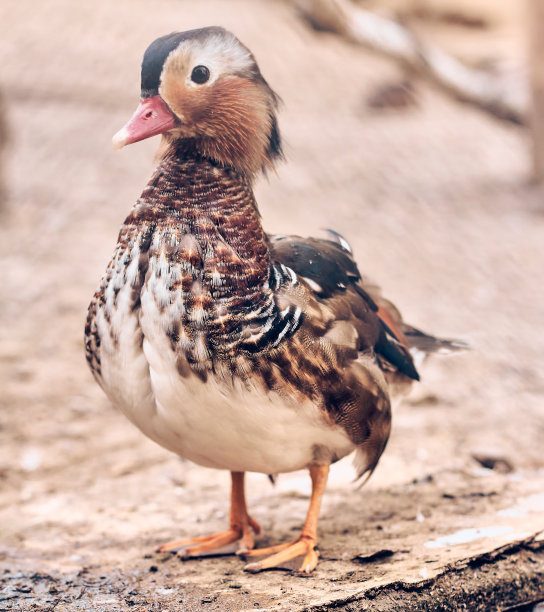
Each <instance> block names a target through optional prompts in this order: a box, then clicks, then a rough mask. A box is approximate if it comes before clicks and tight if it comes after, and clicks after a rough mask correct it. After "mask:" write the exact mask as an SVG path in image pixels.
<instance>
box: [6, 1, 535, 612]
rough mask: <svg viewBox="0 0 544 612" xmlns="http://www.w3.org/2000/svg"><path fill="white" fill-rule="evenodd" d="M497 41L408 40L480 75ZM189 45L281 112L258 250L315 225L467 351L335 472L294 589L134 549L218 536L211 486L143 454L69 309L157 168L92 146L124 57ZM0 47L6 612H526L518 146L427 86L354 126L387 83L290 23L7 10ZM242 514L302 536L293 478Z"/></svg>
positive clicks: (516, 57) (409, 314)
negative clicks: (261, 82) (309, 572)
mask: <svg viewBox="0 0 544 612" xmlns="http://www.w3.org/2000/svg"><path fill="white" fill-rule="evenodd" d="M485 4H486V5H487V6H488V7H489V5H490V3H488V2H486V3H485ZM496 4H497V5H498V4H500V5H501V7H502V9H504V10H506V9H508V7H511V6H513V3H508V2H503V3H496ZM518 4H519V3H518ZM505 7H506V8H505ZM507 13H508V11H507ZM501 19H502V20H501ZM501 19H499V20H498V21H497V22H496V23H494V27H492V28H490V29H487V30H475V29H471V30H466V29H462V28H460V27H459V26H451V25H450V26H447V27H446V26H445V25H444V24H437V23H436V22H433V23H432V24H430V25H427V26H425V24H423V28H425V27H427V29H428V34H429V36H433V37H434V38H435V41H439V40H443V41H444V44H445V45H446V46H448V48H451V49H452V50H454V51H455V52H458V53H459V54H460V55H462V56H464V57H465V58H467V59H470V60H471V61H473V62H475V63H476V62H480V61H486V60H489V59H492V60H499V62H503V63H504V64H508V65H513V66H521V65H522V62H523V52H524V48H523V42H524V40H523V36H522V32H523V30H522V24H521V22H520V21H519V20H518V19H517V17H516V18H514V17H513V16H512V17H511V18H510V17H509V18H507V19H504V16H503V15H501ZM210 24H217V25H223V26H225V27H227V28H229V29H231V30H233V31H234V32H235V33H236V34H237V35H238V36H239V37H240V38H241V39H242V40H243V41H244V42H245V43H246V44H247V45H248V46H249V47H250V48H251V49H252V51H253V52H254V54H255V55H256V57H257V59H258V61H259V63H260V66H261V69H262V71H263V73H264V74H265V76H266V78H267V79H268V81H269V82H270V83H271V85H272V86H273V87H274V88H275V89H276V90H277V92H278V93H279V94H280V95H281V97H282V99H283V108H282V111H281V115H280V125H281V128H282V133H283V135H284V139H285V142H286V153H287V158H288V161H287V163H286V164H284V165H282V166H281V167H280V168H279V171H278V176H277V177H276V176H272V177H271V178H270V179H269V180H268V181H265V180H261V181H260V182H259V184H258V187H257V198H258V201H259V203H260V207H261V211H262V214H263V218H264V223H265V225H266V227H267V229H268V230H269V231H272V232H281V233H299V234H303V235H307V234H319V232H320V231H321V229H322V228H328V227H333V228H335V229H336V230H338V231H339V232H341V233H342V234H344V235H345V236H346V237H347V238H348V239H349V241H350V242H351V244H352V245H353V248H354V250H355V253H356V254H357V259H358V261H359V264H360V267H361V269H362V270H363V272H364V273H366V274H367V275H369V276H371V277H373V278H374V279H376V280H377V281H378V282H379V283H380V284H381V285H382V287H383V288H384V290H385V292H386V294H387V295H388V296H389V297H390V298H391V299H392V300H394V301H395V303H396V304H397V305H398V306H399V307H400V308H401V309H402V312H403V314H404V316H405V318H406V319H407V320H409V321H410V322H411V323H412V324H414V325H416V326H418V327H421V328H423V329H425V330H427V331H430V332H434V333H437V334H440V335H443V336H445V337H456V338H461V339H464V340H466V341H468V342H470V343H471V345H472V346H473V350H472V351H470V352H466V353H462V354H458V355H456V356H453V357H436V358H434V359H433V360H431V361H429V362H428V363H426V364H425V365H424V367H423V369H422V375H423V380H422V382H421V383H420V384H418V385H417V388H415V389H414V391H413V393H412V395H411V396H410V397H409V399H408V400H407V402H405V404H404V405H403V406H401V407H400V408H399V409H398V410H397V411H396V412H395V414H394V424H393V433H392V437H391V440H390V443H389V446H388V448H387V450H386V452H385V454H384V456H383V458H382V460H381V462H380V464H379V466H378V468H377V470H376V472H375V474H374V475H373V477H372V479H371V480H370V482H369V483H368V484H367V485H365V487H364V488H362V489H360V488H358V487H357V486H356V485H354V484H353V483H352V482H351V480H352V478H353V472H352V470H351V465H350V462H349V460H347V461H346V460H344V461H342V462H340V463H339V464H337V465H336V466H334V469H333V473H332V477H331V481H330V485H329V488H328V492H327V495H326V497H325V500H324V505H323V511H322V521H321V523H320V538H321V539H320V551H321V555H322V561H321V562H320V565H319V566H318V569H317V571H316V572H315V574H314V575H313V576H311V577H309V578H305V579H303V578H299V577H296V576H293V575H292V574H291V573H289V572H285V571H273V572H267V573H264V574H260V575H248V574H244V573H243V571H242V567H243V561H242V560H240V559H238V558H236V557H234V556H226V557H215V558H209V559H201V560H193V561H189V562H181V561H180V560H179V559H177V558H176V557H175V556H171V555H165V554H158V553H155V552H154V549H155V547H156V545H157V544H159V543H162V542H164V541H167V540H170V539H174V538H177V537H183V536H189V535H199V534H203V533H207V532H211V531H212V530H219V529H221V528H222V527H223V526H224V525H225V522H226V518H227V512H228V488H229V482H228V480H229V479H228V474H227V473H221V472H218V471H212V470H206V469H204V468H200V467H198V466H195V465H192V464H190V463H188V462H185V461H183V460H181V459H179V458H176V457H175V456H173V455H171V454H169V453H168V452H166V451H165V450H163V449H161V448H159V447H157V446H155V445H154V444H153V443H152V442H151V441H149V440H147V439H146V438H145V437H144V436H143V435H141V434H140V433H139V432H138V431H137V430H135V429H134V428H133V426H132V425H130V423H128V421H126V420H125V419H124V417H122V416H121V415H120V414H118V413H117V412H115V411H114V410H113V409H112V408H111V406H110V405H109V403H108V401H107V400H106V398H105V397H104V395H103V394H102V392H101V390H100V389H99V388H98V386H97V385H96V384H95V382H94V381H93V379H92V377H91V375H90V373H89V371H88V370H87V367H86V364H85V361H84V357H83V343H82V330H83V324H84V318H85V312H86V308H87V304H88V301H89V299H90V297H91V295H92V293H93V291H94V288H95V286H96V284H97V283H98V280H99V278H100V276H101V274H102V272H103V270H104V267H105V265H106V263H107V261H108V258H109V256H110V254H111V252H112V250H113V246H114V244H115V240H116V234H117V231H118V228H119V225H120V223H121V221H122V219H123V218H124V216H125V215H126V213H127V211H128V210H129V208H130V206H131V205H132V203H133V201H134V200H135V198H137V197H138V195H139V194H140V192H141V190H142V188H143V186H144V185H145V183H146V181H147V178H148V176H149V174H150V172H151V169H152V163H153V152H154V150H155V148H156V146H157V143H156V142H144V143H140V144H138V145H134V146H132V147H128V148H127V149H125V150H123V151H122V152H120V153H114V152H113V151H112V150H111V146H110V138H111V136H112V135H113V134H114V133H115V132H116V131H117V129H119V127H120V126H122V125H123V124H124V122H125V121H126V119H127V118H128V117H129V115H130V114H131V113H132V111H133V110H134V108H135V106H136V104H137V99H138V93H139V63H140V60H141V56H142V53H143V51H144V49H145V47H146V46H147V44H148V43H149V42H150V41H152V40H153V39H154V38H156V37H157V36H159V35H162V34H164V33H167V32H170V31H172V30H183V29H189V28H191V27H197V26H202V25H210ZM0 31H1V36H0V57H1V58H2V60H3V61H2V74H1V77H0V79H1V80H0V93H1V95H2V97H3V106H4V107H5V111H6V113H7V122H8V131H7V135H8V140H7V142H6V144H5V147H4V149H3V155H2V158H1V163H2V167H1V171H2V173H1V174H2V177H3V180H4V182H5V187H6V190H7V198H6V200H5V201H4V202H3V203H2V213H0V214H1V217H0V257H1V271H2V283H1V285H0V316H1V327H0V364H1V366H0V368H1V370H0V389H1V393H0V402H1V413H0V440H1V442H0V479H1V483H2V487H1V490H0V529H1V541H0V572H3V573H1V574H0V581H1V585H0V586H1V590H0V610H57V611H64V610H100V611H102V610H104V611H106V610H122V611H124V610H145V611H148V610H257V609H258V610H295V611H301V610H325V609H330V608H332V607H334V608H337V609H345V610H358V609H362V610H366V609H372V610H399V609H410V610H420V609H421V610H435V609H436V610H446V609H451V610H456V609H463V606H465V607H467V601H468V602H469V604H468V609H471V610H495V609H507V608H508V606H511V607H510V608H509V609H512V610H513V609H516V608H514V607H512V606H515V605H518V604H521V603H523V602H529V601H533V602H536V601H538V600H539V598H540V599H544V542H543V541H542V539H541V538H540V539H539V536H537V535H536V534H537V533H539V532H541V531H542V530H544V495H543V493H542V491H543V485H544V457H543V449H544V419H543V400H544V382H543V378H542V372H543V370H544V357H543V355H544V334H543V333H542V321H543V320H544V299H543V289H542V286H543V281H544V275H543V272H542V264H543V260H542V245H543V241H544V238H543V237H544V203H543V195H542V191H541V190H540V189H538V188H536V187H534V186H531V185H529V183H528V181H527V178H528V175H529V168H530V148H529V142H528V135H527V133H526V132H525V131H524V130H523V129H520V128H517V127H513V126H509V125H505V124H501V123H498V122H497V121H495V120H492V119H490V118H487V117H486V116H484V115H482V114H481V113H480V112H478V111H476V110H472V109H470V108H467V107H465V106H462V105H459V104H458V103H456V102H453V101H450V100H448V99H446V98H445V97H444V96H442V95H441V94H440V93H438V92H436V91H434V90H433V89H432V88H430V87H428V86H426V85H424V84H422V83H416V84H415V86H416V98H417V103H416V104H415V105H413V106H409V107H406V108H402V109H400V110H397V111H392V110H381V111H376V110H371V109H369V108H368V105H367V103H366V101H367V100H368V99H369V97H370V96H372V95H373V94H374V93H375V92H376V90H377V89H378V88H379V87H381V86H382V85H383V84H384V83H391V82H398V81H399V80H400V79H401V78H402V76H403V75H402V73H401V72H400V69H399V68H398V67H396V66H395V65H393V64H392V63H391V62H390V61H388V60H386V59H383V58H379V57H376V56H374V55H372V54H371V53H369V52H366V51H363V50H360V49H357V48H355V47H354V46H352V45H349V44H346V43H344V42H343V41H341V40H339V39H338V38H336V37H335V36H334V35H332V34H325V33H319V34H318V33H316V32H313V31H311V30H310V29H308V28H307V26H306V25H305V24H304V23H302V22H301V21H300V20H299V19H298V18H297V16H296V13H295V12H294V10H293V9H292V7H291V6H290V5H289V4H288V3H282V2H272V1H266V0H231V1H229V2H227V1H226V0H224V1H221V0H201V1H200V2H198V3H197V2H189V1H182V0H157V1H156V2H153V3H150V2H145V1H144V0H117V1H116V2H115V3H111V2H108V1H107V0H94V1H93V2H79V3H75V2H70V1H69V0H47V1H45V2H40V3H38V2H35V1H32V0H23V1H21V0H18V1H15V0H4V1H3V2H2V4H1V5H0ZM441 37H442V38H441ZM475 456H479V457H480V462H478V461H477V460H476V459H475V458H474V457H475ZM493 459H494V460H493ZM482 463H483V464H484V466H482ZM486 466H487V467H486ZM493 467H495V469H490V468H493ZM248 498H249V504H250V508H251V510H252V514H253V516H254V517H255V518H256V519H257V520H258V521H259V522H260V523H261V525H262V527H263V532H264V533H263V535H262V536H261V537H260V539H259V543H260V544H263V545H266V544H267V543H269V542H271V543H272V542H278V541H281V540H283V539H285V538H289V537H292V536H293V534H294V533H296V532H297V530H298V529H299V528H300V526H301V523H302V520H303V518H304V514H305V511H306V509H307V504H308V499H309V479H308V477H307V475H306V474H305V473H293V474H289V475H283V476H281V477H280V479H279V482H278V483H277V485H276V486H275V487H272V486H271V485H270V483H269V482H268V480H267V479H266V478H265V477H263V476H261V475H253V474H252V475H249V479H248ZM518 609H520V610H521V608H518ZM524 609H530V607H528V608H524Z"/></svg>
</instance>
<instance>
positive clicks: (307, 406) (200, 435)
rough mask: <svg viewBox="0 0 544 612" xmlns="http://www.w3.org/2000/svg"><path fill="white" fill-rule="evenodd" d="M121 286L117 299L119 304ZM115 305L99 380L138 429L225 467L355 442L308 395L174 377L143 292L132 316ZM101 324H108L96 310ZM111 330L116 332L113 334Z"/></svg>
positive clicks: (287, 466)
mask: <svg viewBox="0 0 544 612" xmlns="http://www.w3.org/2000/svg"><path fill="white" fill-rule="evenodd" d="M128 290H129V288H128V287H126V288H123V289H121V293H120V295H119V302H118V303H119V304H123V298H124V296H123V292H124V291H128ZM126 303H127V308H120V309H118V310H117V313H116V315H115V319H114V320H112V324H113V325H114V326H115V328H117V329H118V330H122V333H118V334H117V337H118V341H117V343H113V341H112V340H111V339H110V337H109V334H107V333H105V330H104V331H101V336H103V337H104V338H105V340H103V341H102V346H101V366H102V386H103V388H104V390H105V391H106V393H107V394H108V396H109V397H110V399H111V400H112V402H113V403H114V404H116V405H117V406H118V407H119V409H120V410H121V411H122V412H123V413H124V414H125V415H126V416H127V417H128V418H129V419H130V420H131V421H132V422H133V423H134V424H135V425H136V426H137V427H139V429H141V430H142V432H143V433H144V434H146V435H147V436H148V437H150V438H151V439H153V440H154V441H155V442H157V443H158V444H160V445H161V446H164V447H165V448H167V449H169V450H171V451H173V452H175V453H177V454H179V455H181V456H182V457H185V458H187V459H190V460H191V461H194V462H195V463H198V464H200V465H204V466H207V467H214V468H220V469H228V470H232V471H252V472H263V473H265V474H272V473H280V472H289V471H293V470H297V469H301V468H304V467H306V466H308V465H309V464H311V463H312V462H314V461H318V462H322V461H330V460H333V459H338V458H341V457H343V456H345V455H347V454H348V453H350V452H351V451H352V450H353V449H354V445H353V444H352V442H351V441H350V440H349V438H348V436H347V435H346V433H345V432H344V430H343V429H342V428H341V427H339V426H331V425H330V424H329V423H326V421H325V419H324V418H323V414H322V413H321V411H320V410H319V408H318V407H316V406H315V405H314V404H312V403H311V402H309V401H308V402H306V403H302V404H301V403H298V402H295V401H289V400H287V399H285V398H282V397H280V396H279V394H277V393H274V392H268V391H265V389H264V388H262V389H261V388H260V387H258V386H252V387H248V386H245V385H242V383H241V382H240V383H233V384H229V385H227V384H226V383H225V382H224V381H221V380H219V379H218V378H215V377H214V376H213V375H210V376H208V380H207V381H206V382H202V381H201V380H200V379H199V378H198V377H197V376H195V375H193V374H191V375H189V376H186V377H182V376H180V374H179V373H178V371H177V368H176V361H175V360H176V357H175V353H174V352H173V351H172V349H171V347H170V343H169V340H168V337H167V336H166V334H165V332H164V326H165V324H167V322H165V319H164V313H161V314H159V313H158V312H157V306H156V304H155V301H154V300H153V299H150V298H149V296H146V294H145V292H144V293H143V294H142V307H141V310H140V314H139V317H138V316H137V315H136V314H135V313H133V312H131V310H130V308H128V300H127V301H126ZM97 323H98V325H99V327H100V328H105V327H106V326H107V324H106V321H105V320H104V318H103V317H102V316H100V315H99V317H97ZM114 335H115V334H114Z"/></svg>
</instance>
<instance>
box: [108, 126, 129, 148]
mask: <svg viewBox="0 0 544 612" xmlns="http://www.w3.org/2000/svg"><path fill="white" fill-rule="evenodd" d="M127 143H128V132H127V129H126V128H121V129H120V130H119V131H118V132H117V134H115V136H114V137H113V138H112V139H111V145H112V147H113V150H114V151H119V149H122V148H123V147H124V146H125V145H126V144H127Z"/></svg>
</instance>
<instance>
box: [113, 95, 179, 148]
mask: <svg viewBox="0 0 544 612" xmlns="http://www.w3.org/2000/svg"><path fill="white" fill-rule="evenodd" d="M176 124H177V119H176V116H175V115H174V113H173V112H172V111H171V110H170V109H169V108H168V106H167V105H166V103H165V102H164V100H163V99H162V98H161V97H160V96H153V97H152V98H144V99H143V100H140V105H139V106H138V108H137V109H136V112H135V113H134V114H133V115H132V117H131V118H130V119H129V120H128V122H127V123H126V125H125V126H124V127H122V128H121V129H120V130H119V131H118V132H117V134H115V136H114V137H113V139H112V144H113V148H114V149H115V150H116V151H117V150H118V149H121V148H122V147H124V146H125V145H127V144H132V143H133V142H138V141H140V140H144V139H145V138H150V137H151V136H156V135H157V134H164V132H168V130H171V129H172V128H174V127H176Z"/></svg>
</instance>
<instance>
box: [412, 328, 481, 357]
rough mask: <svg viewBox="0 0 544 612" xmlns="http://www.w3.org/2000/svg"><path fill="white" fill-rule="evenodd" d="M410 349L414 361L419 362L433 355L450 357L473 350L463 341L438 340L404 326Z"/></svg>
mask: <svg viewBox="0 0 544 612" xmlns="http://www.w3.org/2000/svg"><path fill="white" fill-rule="evenodd" d="M403 332H404V336H405V338H406V342H407V343H408V348H409V350H410V353H411V354H412V357H414V361H416V363H417V362H419V361H421V360H422V358H424V357H426V356H427V355H429V354H431V353H438V354H440V355H450V354H451V353H455V352H457V351H467V350H471V348H472V347H471V346H470V344H468V343H467V342H464V341H463V340H455V339H446V338H436V337H435V336H431V335H429V334H426V333H424V332H422V331H420V330H419V329H416V328H415V327H409V326H407V325H406V326H404V328H403Z"/></svg>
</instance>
